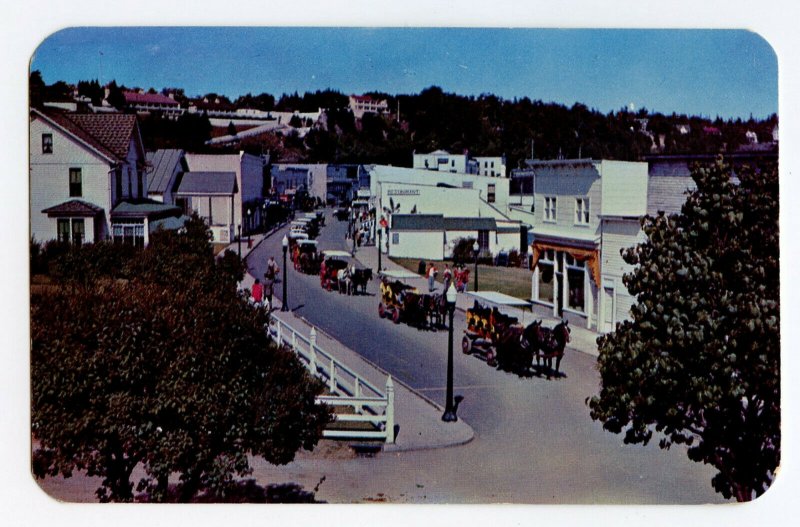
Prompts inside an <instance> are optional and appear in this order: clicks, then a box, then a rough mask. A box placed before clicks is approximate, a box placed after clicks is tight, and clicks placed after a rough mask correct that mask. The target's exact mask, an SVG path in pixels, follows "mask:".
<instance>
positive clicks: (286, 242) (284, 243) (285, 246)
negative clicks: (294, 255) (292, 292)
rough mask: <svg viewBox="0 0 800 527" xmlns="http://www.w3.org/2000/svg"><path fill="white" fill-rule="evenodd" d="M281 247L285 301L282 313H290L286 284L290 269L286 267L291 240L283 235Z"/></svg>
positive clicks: (282, 304)
mask: <svg viewBox="0 0 800 527" xmlns="http://www.w3.org/2000/svg"><path fill="white" fill-rule="evenodd" d="M281 245H282V246H283V271H284V272H283V301H282V303H281V311H289V307H288V306H289V299H288V298H286V282H287V280H288V279H289V268H288V267H286V250H287V249H288V248H289V238H287V237H286V235H285V234H284V235H283V240H281Z"/></svg>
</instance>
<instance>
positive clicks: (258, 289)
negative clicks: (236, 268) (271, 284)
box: [250, 278, 264, 307]
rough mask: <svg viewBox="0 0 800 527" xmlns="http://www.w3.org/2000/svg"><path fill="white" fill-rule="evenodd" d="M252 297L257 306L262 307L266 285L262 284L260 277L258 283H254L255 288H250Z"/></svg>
mask: <svg viewBox="0 0 800 527" xmlns="http://www.w3.org/2000/svg"><path fill="white" fill-rule="evenodd" d="M250 297H251V298H252V299H253V303H254V304H255V305H256V306H258V307H261V302H263V301H264V286H263V285H261V280H259V279H258V278H256V283H254V284H253V288H252V289H251V290H250Z"/></svg>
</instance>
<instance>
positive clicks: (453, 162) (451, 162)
mask: <svg viewBox="0 0 800 527" xmlns="http://www.w3.org/2000/svg"><path fill="white" fill-rule="evenodd" d="M450 166H451V167H454V166H456V160H455V159H453V160H452V161H450Z"/></svg>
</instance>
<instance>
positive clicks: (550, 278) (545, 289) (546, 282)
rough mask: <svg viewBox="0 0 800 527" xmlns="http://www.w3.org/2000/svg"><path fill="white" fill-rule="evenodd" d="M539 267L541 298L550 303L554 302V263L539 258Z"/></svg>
mask: <svg viewBox="0 0 800 527" xmlns="http://www.w3.org/2000/svg"><path fill="white" fill-rule="evenodd" d="M537 265H538V267H539V298H538V300H540V301H542V302H547V303H548V304H552V303H553V299H554V298H555V297H554V296H553V293H554V292H555V280H554V276H555V273H554V272H553V264H552V263H547V262H543V261H541V260H539V263H538V264H537Z"/></svg>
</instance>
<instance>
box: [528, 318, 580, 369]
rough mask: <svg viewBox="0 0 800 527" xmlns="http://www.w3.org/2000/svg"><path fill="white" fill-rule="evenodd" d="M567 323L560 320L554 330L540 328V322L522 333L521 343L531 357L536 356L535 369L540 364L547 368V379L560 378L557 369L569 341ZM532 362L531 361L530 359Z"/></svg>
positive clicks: (569, 331)
mask: <svg viewBox="0 0 800 527" xmlns="http://www.w3.org/2000/svg"><path fill="white" fill-rule="evenodd" d="M571 331H572V330H570V328H569V322H568V321H567V320H562V321H561V322H559V323H558V324H557V325H556V326H555V327H554V328H552V329H551V328H545V327H542V325H541V322H538V323H537V322H534V323H533V324H531V325H530V326H528V327H527V328H525V331H524V332H523V337H522V338H523V341H524V343H525V345H526V346H527V347H528V348H529V349H530V352H531V354H532V355H535V356H536V365H537V367H539V366H540V364H544V365H545V366H547V370H548V373H547V378H548V379H549V378H550V377H551V374H552V375H555V376H556V377H559V376H561V373H560V372H559V368H560V367H561V359H562V358H563V357H564V349H565V348H566V347H567V343H568V342H569V341H570V333H571ZM553 358H555V359H556V368H555V370H553ZM531 362H533V359H531Z"/></svg>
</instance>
